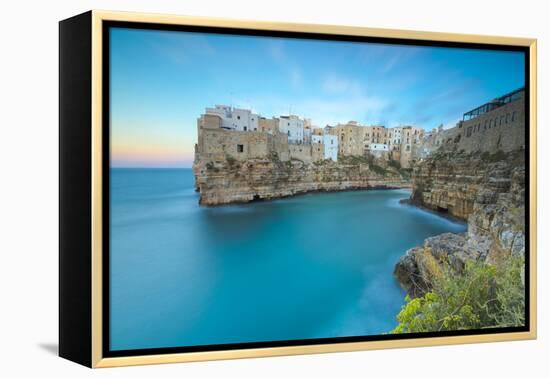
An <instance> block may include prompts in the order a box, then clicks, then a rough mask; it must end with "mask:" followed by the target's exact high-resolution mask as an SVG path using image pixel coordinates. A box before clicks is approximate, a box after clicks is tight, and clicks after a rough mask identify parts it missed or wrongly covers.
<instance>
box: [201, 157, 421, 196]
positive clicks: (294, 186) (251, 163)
mask: <svg viewBox="0 0 550 378" xmlns="http://www.w3.org/2000/svg"><path fill="white" fill-rule="evenodd" d="M376 168H377V170H376V171H375V170H373V169H372V168H371V166H370V165H369V164H365V163H361V162H359V163H356V164H353V163H346V164H344V163H335V162H332V161H323V162H320V163H309V164H307V163H304V162H302V161H300V160H296V159H295V160H290V161H286V162H282V161H279V160H278V159H276V158H273V159H249V160H246V161H244V162H240V161H236V160H234V159H229V160H226V159H224V160H219V161H208V160H204V159H195V163H194V166H193V170H194V174H195V189H196V190H197V191H198V192H200V204H201V205H222V204H229V203H239V202H250V201H255V200H266V199H274V198H280V197H287V196H293V195H296V194H301V193H306V192H313V191H327V192H330V191H343V190H353V189H369V188H410V178H409V177H408V175H401V174H400V173H399V171H397V170H392V169H390V168H382V167H379V166H376Z"/></svg>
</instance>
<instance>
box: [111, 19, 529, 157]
mask: <svg viewBox="0 0 550 378" xmlns="http://www.w3.org/2000/svg"><path fill="white" fill-rule="evenodd" d="M110 70H111V143H112V144H111V146H112V147H111V152H112V165H113V166H125V167H189V166H191V164H192V160H193V145H194V143H195V141H196V133H197V130H196V119H197V117H199V115H200V114H201V113H203V112H204V108H205V107H207V106H213V105H214V104H227V105H233V106H237V107H244V108H251V109H253V110H254V111H256V112H258V113H260V114H261V115H263V116H266V117H271V116H278V115H282V114H288V113H289V111H291V112H292V113H293V114H297V115H300V116H303V117H306V118H311V119H312V121H313V123H314V125H317V126H321V127H322V126H325V125H326V124H335V123H338V122H346V121H349V120H356V121H359V122H360V123H362V124H383V125H385V126H388V127H392V126H397V125H403V124H407V125H416V126H420V127H423V128H425V129H427V130H430V129H432V128H433V127H436V126H438V125H440V124H444V125H445V126H446V127H450V126H453V125H454V124H455V123H456V122H457V121H458V120H459V119H461V117H462V114H463V113H464V112H466V111H468V110H471V109H472V108H475V107H476V106H478V105H481V104H482V103H484V102H487V101H489V100H491V99H492V98H494V97H498V96H500V95H502V94H504V93H506V92H509V91H511V90H514V89H516V88H519V87H522V86H523V85H524V57H523V54H522V53H518V52H502V51H489V50H473V49H456V48H441V47H416V46H399V45H384V44H366V43H352V42H330V41H316V40H300V39H288V38H266V37H248V36H229V35H216V34H204V33H187V32H170V31H152V30H136V29H122V28H114V29H111V62H110Z"/></svg>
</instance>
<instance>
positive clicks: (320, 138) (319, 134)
mask: <svg viewBox="0 0 550 378" xmlns="http://www.w3.org/2000/svg"><path fill="white" fill-rule="evenodd" d="M216 129H218V130H224V131H228V132H233V133H232V134H231V135H228V134H220V133H218V134H216V135H213V134H212V133H211V132H212V130H216ZM205 130H208V133H209V135H210V137H205V135H203V134H204V133H205V132H206V131H205ZM198 132H199V144H198V152H199V153H202V154H205V153H206V154H208V153H210V154H212V153H214V154H215V153H224V154H227V153H229V154H231V155H232V156H233V155H235V153H232V150H233V148H232V147H231V146H230V145H229V144H230V143H231V142H235V137H236V136H237V135H241V137H240V138H237V139H241V140H242V143H236V148H235V151H236V156H233V157H235V158H242V159H243V160H244V159H246V158H252V157H259V156H257V153H254V151H256V152H258V148H254V147H253V146H250V145H249V143H251V142H252V140H251V139H250V138H251V137H252V136H253V135H255V134H256V133H265V134H268V135H271V136H273V137H276V139H277V141H275V142H273V141H272V142H271V143H270V142H269V141H267V140H265V143H267V145H268V146H267V147H266V148H267V149H266V150H265V151H266V153H267V152H269V151H268V150H269V148H270V147H272V148H275V151H276V152H277V153H278V154H279V155H281V153H282V155H283V156H284V155H285V153H284V151H282V150H281V148H282V149H283V150H284V149H285V145H287V146H288V147H286V148H287V149H288V151H289V154H288V156H289V158H293V157H295V158H299V159H301V160H304V159H305V160H306V161H317V160H326V159H330V160H333V161H337V160H338V157H339V156H341V157H344V156H367V155H368V154H372V155H375V156H377V157H387V158H389V159H392V160H397V161H399V162H400V163H401V165H402V166H404V167H408V166H409V165H410V163H411V159H412V157H413V156H414V153H413V152H414V150H415V147H416V145H417V144H418V143H419V142H420V139H421V138H422V136H423V133H424V131H423V129H421V128H418V127H415V126H400V127H392V128H386V127H384V126H379V125H376V126H365V125H360V124H359V123H357V122H355V121H349V122H347V123H344V124H337V125H335V126H328V125H327V126H326V127H324V128H320V127H317V126H314V125H313V124H312V122H311V119H308V118H301V117H299V116H297V115H282V116H279V117H273V118H266V117H262V116H261V115H259V114H255V113H253V112H252V111H250V110H248V109H239V108H234V107H231V106H227V105H216V106H215V107H213V108H206V110H205V113H204V114H202V115H201V117H200V118H199V119H198ZM244 133H246V134H247V135H245V134H244ZM201 135H202V137H201ZM224 135H226V136H227V137H226V138H225V139H226V140H227V143H224V137H223V136H224ZM230 140H231V141H230ZM209 142H210V143H209ZM211 142H214V143H215V145H213V144H212V143H211ZM237 142H238V141H237ZM253 142H255V143H263V142H264V141H263V140H262V138H255V139H254V140H253ZM220 145H221V146H222V147H223V148H222V149H220ZM247 145H248V146H247ZM277 147H278V148H277ZM262 152H264V151H263V149H262ZM308 155H309V159H308Z"/></svg>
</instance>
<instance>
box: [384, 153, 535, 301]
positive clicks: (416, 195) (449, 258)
mask: <svg viewBox="0 0 550 378" xmlns="http://www.w3.org/2000/svg"><path fill="white" fill-rule="evenodd" d="M525 195H526V193H525V159H524V151H523V150H521V151H516V152H514V153H508V154H506V155H504V154H500V153H496V154H492V155H489V154H468V155H466V154H459V153H449V154H439V155H437V156H434V157H433V158H430V159H428V160H426V161H424V162H422V163H420V164H419V165H418V166H417V167H416V168H415V169H414V171H413V193H412V196H411V202H413V203H414V204H416V205H419V206H422V207H426V208H430V209H434V210H438V211H444V212H448V213H449V214H451V215H453V216H455V217H457V218H460V219H463V220H467V221H468V231H467V232H466V233H464V234H451V233H446V234H442V235H438V236H434V237H431V238H428V239H426V240H425V241H424V244H423V245H422V246H419V247H415V248H412V249H410V250H408V251H407V252H406V254H405V255H404V256H402V257H401V258H400V260H399V262H398V263H397V264H396V266H395V270H394V274H395V276H396V278H397V280H398V281H399V283H400V284H401V286H402V287H403V288H404V289H405V290H406V291H407V293H408V294H409V295H410V296H411V297H418V296H421V295H423V294H424V293H426V292H427V291H429V290H430V287H431V282H432V276H431V271H432V270H433V269H431V266H430V264H433V263H434V261H435V262H436V263H439V264H441V263H443V261H445V262H447V263H448V264H449V265H450V266H451V268H453V269H454V270H455V271H457V272H460V271H461V270H462V269H463V267H464V264H465V262H466V261H467V260H468V259H474V260H477V261H485V262H488V263H492V262H494V261H498V259H500V258H502V257H506V256H511V255H514V256H523V255H524V254H525Z"/></svg>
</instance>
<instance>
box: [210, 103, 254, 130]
mask: <svg viewBox="0 0 550 378" xmlns="http://www.w3.org/2000/svg"><path fill="white" fill-rule="evenodd" d="M206 114H213V115H217V116H219V117H220V118H221V120H222V122H221V127H222V128H224V129H228V130H237V131H258V119H259V118H260V117H259V116H258V114H254V113H252V112H251V111H250V110H248V109H238V108H232V107H231V106H227V105H216V106H215V107H213V108H206Z"/></svg>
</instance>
